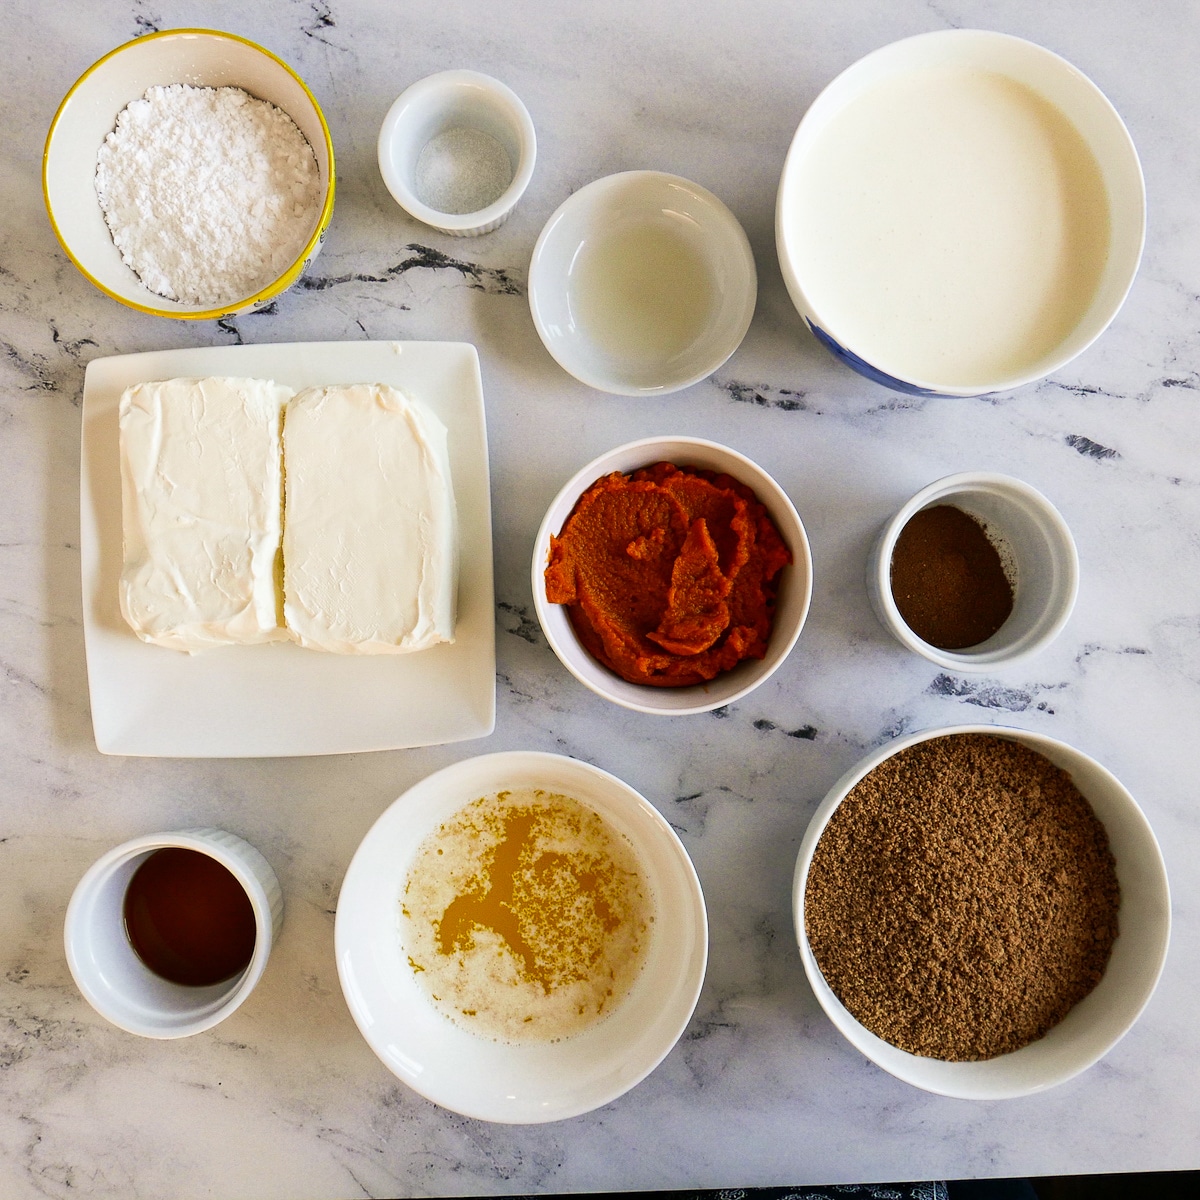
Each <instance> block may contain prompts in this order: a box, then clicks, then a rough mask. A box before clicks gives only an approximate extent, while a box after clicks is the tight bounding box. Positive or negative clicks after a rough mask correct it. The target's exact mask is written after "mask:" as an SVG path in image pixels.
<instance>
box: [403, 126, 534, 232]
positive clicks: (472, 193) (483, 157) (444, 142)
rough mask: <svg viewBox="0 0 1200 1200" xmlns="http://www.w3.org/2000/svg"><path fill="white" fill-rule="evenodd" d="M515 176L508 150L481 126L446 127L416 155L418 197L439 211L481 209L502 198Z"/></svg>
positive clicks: (458, 212)
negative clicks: (477, 127) (473, 127)
mask: <svg viewBox="0 0 1200 1200" xmlns="http://www.w3.org/2000/svg"><path fill="white" fill-rule="evenodd" d="M512 178H513V168H512V163H511V162H510V161H509V158H508V151H507V150H505V149H504V147H503V146H502V145H501V144H500V143H499V142H498V141H497V140H496V139H495V138H494V137H492V135H491V134H490V133H484V132H483V131H482V130H480V129H470V128H467V127H465V126H464V127H462V128H458V127H456V128H454V129H447V130H445V131H444V132H442V133H439V134H438V135H437V136H436V137H433V138H430V139H429V141H428V142H427V143H426V144H425V146H424V147H423V148H422V150H421V153H420V154H419V155H418V157H417V172H416V189H417V196H418V198H419V199H420V200H421V202H422V203H423V204H428V205H429V207H430V208H432V209H434V210H436V211H437V212H442V213H452V214H455V215H458V214H461V213H472V212H479V210H480V209H482V208H487V206H488V205H489V204H494V203H495V202H496V201H497V200H499V199H500V197H501V196H502V195H503V194H504V190H505V188H507V187H508V185H509V184H510V183H512Z"/></svg>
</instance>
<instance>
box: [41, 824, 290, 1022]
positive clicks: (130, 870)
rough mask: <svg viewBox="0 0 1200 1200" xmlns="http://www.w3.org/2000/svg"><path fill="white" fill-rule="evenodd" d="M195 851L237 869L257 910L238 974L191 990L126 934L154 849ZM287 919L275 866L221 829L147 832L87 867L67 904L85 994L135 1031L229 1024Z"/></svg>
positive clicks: (69, 943) (73, 961)
mask: <svg viewBox="0 0 1200 1200" xmlns="http://www.w3.org/2000/svg"><path fill="white" fill-rule="evenodd" d="M167 848H182V849H185V850H197V851H199V852H200V853H201V854H207V855H208V856H209V857H210V858H214V859H216V860H217V862H219V863H220V864H221V865H222V866H223V867H225V868H226V869H227V870H229V871H230V872H232V874H233V876H234V877H235V878H236V879H237V881H238V882H239V883H240V884H241V885H242V887H244V888H245V889H246V895H247V896H248V897H249V898H250V904H251V906H252V907H253V909H254V923H255V926H256V936H255V940H254V954H253V955H252V956H251V959H250V962H249V964H248V965H247V967H246V969H245V970H244V971H243V972H242V973H241V974H240V975H236V976H234V978H233V979H227V980H225V981H224V982H223V983H214V984H211V985H210V986H208V987H185V986H183V985H181V984H177V983H171V982H170V981H169V980H166V979H163V978H161V977H160V976H158V975H156V974H155V973H154V972H153V971H151V970H150V968H149V967H147V966H146V965H145V963H143V962H142V960H141V959H140V958H139V957H138V955H137V952H136V951H135V950H134V948H133V946H132V945H131V944H130V942H129V938H128V936H127V934H126V932H125V921H124V903H125V891H126V889H127V888H128V886H129V881H130V879H132V878H133V874H134V872H135V871H136V870H137V869H138V867H140V866H141V865H142V863H143V862H145V861H146V859H147V858H149V857H150V855H151V854H153V853H154V852H155V851H156V850H163V849H167ZM282 924H283V893H282V891H281V890H280V887H279V880H278V879H277V878H276V877H275V872H274V871H273V870H272V869H271V865H270V863H268V862H267V860H266V859H265V858H263V856H262V855H261V854H260V853H259V852H258V851H257V850H256V849H255V848H254V847H253V846H251V845H250V843H249V842H245V841H243V840H242V839H241V838H240V837H235V836H234V835H233V834H232V833H226V832H225V831H224V830H222V829H211V828H203V829H184V830H179V831H176V832H172V833H149V834H145V835H143V836H142V837H137V838H134V839H133V840H132V841H128V842H125V843H124V844H123V845H120V846H117V847H116V848H115V849H113V850H110V851H109V852H108V853H107V854H105V855H103V856H102V857H101V858H99V859H97V860H96V862H94V863H93V864H92V866H91V867H90V868H89V869H88V870H87V872H86V873H85V874H84V876H83V878H82V879H81V880H80V881H79V883H78V885H77V886H76V888H75V891H74V894H73V895H72V896H71V903H70V904H69V905H68V906H67V919H66V927H65V930H64V941H65V943H66V951H67V965H68V966H69V967H70V968H71V975H72V976H73V977H74V979H75V983H76V985H77V986H78V988H79V990H80V991H81V992H82V993H83V997H84V999H85V1000H86V1001H87V1002H88V1003H89V1004H90V1005H91V1006H92V1007H93V1008H94V1009H95V1010H96V1011H97V1012H98V1013H99V1014H100V1015H101V1016H102V1017H104V1018H105V1019H106V1020H109V1021H111V1022H112V1023H113V1024H114V1025H116V1026H118V1027H119V1028H121V1029H124V1030H126V1031H128V1032H129V1033H136V1034H140V1035H141V1036H142V1037H151V1038H178V1037H187V1036H188V1035H189V1034H193V1033H201V1032H202V1031H203V1030H205V1029H211V1028H212V1027H213V1026H214V1025H216V1024H217V1023H218V1022H219V1021H223V1020H224V1019H225V1018H226V1017H227V1016H229V1014H230V1013H232V1012H233V1011H234V1009H236V1008H237V1007H238V1006H239V1005H240V1004H241V1003H242V1001H244V1000H245V999H246V997H247V996H249V995H250V993H251V992H252V991H253V990H254V986H255V984H257V983H258V981H259V979H260V978H261V976H262V973H263V971H264V970H265V968H266V965H267V959H268V957H269V956H270V953H271V946H272V944H273V943H274V940H275V938H276V936H277V935H278V933H279V928H280V926H281V925H282Z"/></svg>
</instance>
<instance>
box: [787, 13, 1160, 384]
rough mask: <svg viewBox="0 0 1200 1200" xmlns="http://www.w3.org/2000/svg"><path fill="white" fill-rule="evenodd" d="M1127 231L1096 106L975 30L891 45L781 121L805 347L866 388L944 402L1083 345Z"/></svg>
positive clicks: (1140, 219) (1105, 122)
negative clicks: (832, 358)
mask: <svg viewBox="0 0 1200 1200" xmlns="http://www.w3.org/2000/svg"><path fill="white" fill-rule="evenodd" d="M1144 230H1145V193H1144V187H1143V182H1142V176H1141V170H1140V167H1139V164H1138V160H1137V154H1136V152H1135V150H1134V148H1133V144H1132V142H1131V140H1130V138H1129V135H1128V132H1127V131H1126V130H1125V127H1124V125H1123V124H1122V122H1121V119H1120V117H1119V116H1118V115H1117V113H1116V112H1115V110H1114V109H1113V108H1112V105H1111V104H1109V102H1108V101H1107V100H1106V99H1105V97H1104V96H1103V95H1102V94H1101V93H1100V91H1099V90H1098V89H1097V88H1096V87H1095V85H1094V84H1092V83H1091V81H1090V80H1088V79H1087V78H1086V77H1084V76H1083V75H1081V74H1080V73H1079V72H1078V71H1077V70H1075V69H1074V68H1073V67H1071V66H1070V65H1069V64H1067V63H1066V62H1064V61H1063V60H1062V59H1061V58H1059V57H1058V56H1056V55H1054V54H1052V53H1051V52H1050V51H1048V50H1045V49H1043V48H1041V47H1039V46H1036V45H1034V44H1032V43H1030V42H1026V41H1022V40H1021V39H1019V38H1014V37H1010V36H1007V35H1004V34H997V33H990V32H984V31H979V30H954V31H949V32H944V33H933V34H924V35H921V36H919V37H915V38H909V39H907V40H906V41H903V42H897V43H894V44H893V45H890V46H886V47H884V48H883V49H881V50H878V51H876V52H875V53H874V54H871V55H868V56H867V57H866V58H864V59H862V60H861V61H859V62H858V63H856V64H855V65H854V66H852V67H850V68H849V69H848V70H847V71H845V72H843V74H842V75H840V76H839V77H838V78H837V79H835V80H834V81H833V83H831V84H830V85H829V87H828V88H826V90H825V91H824V92H823V93H822V94H821V95H820V96H819V97H818V99H817V100H816V102H815V103H814V104H813V106H812V108H811V109H810V110H809V112H808V113H807V114H806V116H805V118H804V120H803V121H802V122H801V124H800V127H799V129H798V130H797V133H796V137H795V139H794V141H793V143H792V148H791V151H790V152H789V155H788V159H787V162H786V164H785V167H784V171H783V177H782V180H781V182H780V189H779V197H778V204H777V209H776V239H777V243H778V249H779V257H780V263H781V266H782V268H783V274H784V278H785V280H786V282H787V285H788V289H789V291H790V293H791V296H792V299H793V301H794V303H795V304H796V307H797V308H798V309H799V311H800V313H801V315H802V316H803V317H804V318H805V321H806V323H807V324H808V325H809V327H810V328H811V329H812V331H813V333H814V334H815V335H816V336H817V338H818V339H819V340H820V341H822V342H823V343H824V344H825V345H826V346H827V347H828V348H829V349H830V350H831V351H832V352H833V353H834V354H835V355H837V356H838V357H840V358H842V359H843V361H845V362H847V363H848V365H850V366H852V367H854V368H855V369H856V370H858V371H860V372H861V373H862V374H864V375H866V376H867V377H869V378H873V379H875V380H876V381H877V382H881V383H884V384H887V385H888V386H891V387H894V388H897V389H898V390H902V391H908V392H917V393H933V394H944V395H973V394H979V393H983V392H990V391H998V390H1002V389H1006V388H1012V387H1017V386H1020V385H1021V384H1023V383H1027V382H1030V381H1032V380H1034V379H1038V378H1040V377H1042V376H1044V375H1047V374H1049V373H1050V372H1052V371H1054V370H1056V369H1058V368H1059V367H1060V366H1062V365H1063V364H1064V363H1066V362H1067V361H1069V360H1070V359H1071V358H1073V357H1075V355H1077V354H1078V353H1080V352H1081V351H1082V350H1083V349H1085V348H1086V347H1087V346H1088V345H1089V344H1090V343H1091V342H1092V341H1093V340H1094V339H1095V338H1096V337H1098V336H1099V334H1100V333H1101V332H1102V331H1103V330H1104V329H1105V328H1106V327H1107V325H1108V324H1109V322H1110V321H1111V320H1112V318H1113V317H1114V316H1115V315H1116V312H1117V310H1118V309H1119V308H1120V305H1121V303H1122V302H1123V300H1124V298H1125V295H1126V293H1127V292H1128V289H1129V286H1130V284H1131V283H1132V281H1133V277H1134V274H1135V272H1136V270H1137V265H1138V262H1139V260H1140V257H1141V249H1142V242H1143V237H1144Z"/></svg>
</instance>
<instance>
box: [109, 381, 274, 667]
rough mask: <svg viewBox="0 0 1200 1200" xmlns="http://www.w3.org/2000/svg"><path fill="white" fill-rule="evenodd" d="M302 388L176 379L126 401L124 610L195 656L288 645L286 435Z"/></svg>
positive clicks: (144, 630)
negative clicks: (286, 408) (284, 609)
mask: <svg viewBox="0 0 1200 1200" xmlns="http://www.w3.org/2000/svg"><path fill="white" fill-rule="evenodd" d="M292 394H293V393H292V389H291V388H286V387H282V386H279V385H276V384H274V383H271V382H269V381H266V380H261V379H169V380H166V381H164V382H160V383H144V384H139V385H137V386H136V387H131V388H128V389H127V390H126V391H125V392H124V394H123V395H122V396H121V402H120V428H121V493H122V504H121V512H122V522H123V533H124V539H123V540H124V558H125V564H124V569H123V570H122V572H121V582H120V599H121V613H122V615H123V616H124V617H125V620H126V621H128V622H129V624H130V625H131V626H132V628H133V630H134V632H135V633H136V634H137V635H138V637H140V638H141V639H142V640H143V641H146V642H153V643H154V644H156V645H159V646H168V647H170V648H171V649H174V650H186V651H188V652H189V653H195V652H196V651H198V650H205V649H208V648H209V647H211V646H221V645H228V644H229V643H231V642H236V643H243V644H244V643H252V642H270V641H278V640H284V639H286V638H287V632H286V630H284V629H283V628H282V620H281V617H282V614H281V612H280V608H281V604H280V599H279V586H278V574H277V570H278V567H277V564H278V558H279V553H280V537H281V521H280V507H281V480H280V444H281V443H280V428H281V423H282V410H283V405H284V403H285V402H286V401H287V400H288V398H289V397H290V396H291V395H292Z"/></svg>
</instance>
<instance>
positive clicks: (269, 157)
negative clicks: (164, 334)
mask: <svg viewBox="0 0 1200 1200" xmlns="http://www.w3.org/2000/svg"><path fill="white" fill-rule="evenodd" d="M96 193H97V195H98V197H99V199H100V207H101V209H102V210H103V212H104V219H105V221H106V222H107V223H108V228H109V232H110V233H111V234H112V239H113V242H114V243H115V244H116V247H117V249H118V250H120V252H121V257H122V258H123V259H124V261H125V263H126V265H128V266H129V267H130V269H131V270H132V271H134V272H135V274H136V275H137V276H138V278H139V279H140V280H141V281H142V283H144V284H145V285H146V287H148V288H149V289H150V290H151V291H152V292H155V293H157V294H158V295H160V296H166V297H167V298H168V299H171V300H179V301H182V302H183V303H187V304H205V305H213V306H218V305H223V304H227V303H231V302H234V301H237V300H241V299H244V298H245V297H247V296H250V295H253V294H254V293H255V292H257V291H260V290H261V289H262V288H264V287H266V286H267V285H268V284H270V283H271V282H272V281H273V280H274V279H276V278H278V277H279V275H281V274H282V273H283V272H284V271H285V270H286V269H287V268H288V267H289V266H291V265H292V263H294V262H295V261H296V259H297V258H299V256H300V254H301V253H302V251H303V249H304V246H305V244H306V243H307V241H308V239H309V238H310V237H311V236H312V232H313V229H314V228H315V226H316V222H317V218H318V215H319V212H320V207H321V176H320V170H319V168H318V166H317V160H316V157H315V156H314V154H313V151H312V147H311V146H310V145H309V144H308V142H307V141H306V140H305V137H304V135H303V134H302V133H301V132H300V130H299V129H298V128H297V127H296V124H295V122H294V121H293V120H292V119H291V117H289V116H288V115H287V114H286V113H284V112H282V111H281V110H280V109H278V108H276V107H275V106H274V105H271V104H268V103H266V102H265V101H263V100H257V99H255V98H254V97H253V96H251V95H249V94H248V93H247V92H244V91H242V89H241V88H233V87H220V88H210V87H192V86H190V85H187V84H171V85H170V86H167V87H153V88H151V89H150V90H149V91H148V92H147V93H146V95H145V97H144V98H143V99H141V100H135V101H134V102H133V103H132V104H130V105H129V106H128V107H127V108H125V109H124V110H123V111H122V112H121V114H120V116H119V117H118V118H117V125H116V128H115V129H114V130H113V131H112V132H111V133H110V134H108V136H107V137H106V138H105V139H104V142H103V144H102V145H101V147H100V151H99V154H98V155H97V160H96Z"/></svg>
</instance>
